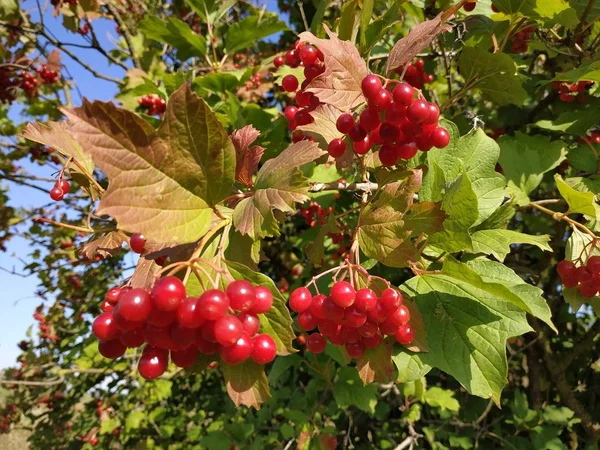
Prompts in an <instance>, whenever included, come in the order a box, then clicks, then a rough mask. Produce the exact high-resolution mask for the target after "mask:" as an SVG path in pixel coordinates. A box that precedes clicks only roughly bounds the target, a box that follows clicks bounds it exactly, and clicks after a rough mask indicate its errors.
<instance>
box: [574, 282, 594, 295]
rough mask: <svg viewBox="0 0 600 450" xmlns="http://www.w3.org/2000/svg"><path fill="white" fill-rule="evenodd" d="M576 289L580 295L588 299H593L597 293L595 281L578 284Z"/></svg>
mask: <svg viewBox="0 0 600 450" xmlns="http://www.w3.org/2000/svg"><path fill="white" fill-rule="evenodd" d="M578 289H579V293H580V294H581V295H583V296H584V297H588V298H591V297H594V296H595V295H596V294H597V293H598V285H597V284H596V282H595V281H585V282H583V283H581V282H580V283H579V286H578Z"/></svg>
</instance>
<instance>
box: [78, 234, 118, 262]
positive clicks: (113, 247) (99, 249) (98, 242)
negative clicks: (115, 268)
mask: <svg viewBox="0 0 600 450" xmlns="http://www.w3.org/2000/svg"><path fill="white" fill-rule="evenodd" d="M128 239H129V238H128V237H127V235H126V234H125V233H123V232H122V231H120V230H118V231H111V232H109V233H106V234H104V235H102V236H100V237H98V238H96V239H91V240H89V241H87V242H86V243H85V244H83V246H82V247H81V250H80V253H81V254H82V255H83V256H84V257H85V258H87V259H90V260H93V259H94V258H95V257H96V255H99V256H101V257H102V258H106V257H108V256H114V255H116V254H117V253H118V252H119V250H121V247H122V245H123V242H126V241H127V240H128Z"/></svg>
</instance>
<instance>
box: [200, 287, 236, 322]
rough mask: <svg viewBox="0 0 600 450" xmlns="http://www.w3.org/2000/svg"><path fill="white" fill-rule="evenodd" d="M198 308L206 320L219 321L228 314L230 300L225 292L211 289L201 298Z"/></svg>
mask: <svg viewBox="0 0 600 450" xmlns="http://www.w3.org/2000/svg"><path fill="white" fill-rule="evenodd" d="M196 308H197V309H198V313H199V314H200V315H201V316H202V317H203V318H204V319H205V320H217V319H219V318H221V317H223V316H224V315H225V313H226V312H227V309H228V308H229V298H228V297H227V295H225V292H223V291H220V290H218V289H210V290H208V291H206V292H205V293H204V294H202V295H201V296H200V298H199V299H198V305H197V306H196Z"/></svg>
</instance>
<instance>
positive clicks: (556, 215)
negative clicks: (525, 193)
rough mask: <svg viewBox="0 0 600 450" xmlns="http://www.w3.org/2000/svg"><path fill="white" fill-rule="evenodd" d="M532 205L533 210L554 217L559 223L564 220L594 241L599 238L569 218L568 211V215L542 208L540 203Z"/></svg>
mask: <svg viewBox="0 0 600 450" xmlns="http://www.w3.org/2000/svg"><path fill="white" fill-rule="evenodd" d="M530 205H531V206H532V207H533V208H535V209H538V210H540V211H542V212H544V213H546V214H548V215H550V216H552V218H553V219H554V220H556V221H558V222H560V221H561V220H564V221H565V222H567V223H569V224H570V225H571V226H573V227H577V228H579V229H580V230H582V231H583V232H585V233H587V234H588V235H589V236H591V237H592V239H598V237H597V236H596V235H595V234H594V232H593V231H592V230H590V229H589V228H588V227H586V226H585V225H582V224H580V223H579V222H577V221H576V220H573V219H571V218H570V217H568V216H567V214H568V213H569V212H568V211H567V212H566V213H560V212H556V211H552V210H551V209H548V208H545V207H544V206H542V205H540V204H538V203H530Z"/></svg>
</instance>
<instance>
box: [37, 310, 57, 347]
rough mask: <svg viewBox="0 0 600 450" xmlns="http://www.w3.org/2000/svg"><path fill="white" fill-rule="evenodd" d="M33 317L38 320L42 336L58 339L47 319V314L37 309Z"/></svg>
mask: <svg viewBox="0 0 600 450" xmlns="http://www.w3.org/2000/svg"><path fill="white" fill-rule="evenodd" d="M33 318H34V319H35V320H36V321H37V322H38V328H39V329H40V338H42V339H48V340H49V341H52V342H56V341H58V336H57V335H55V334H52V327H51V326H50V324H49V323H48V321H47V320H46V316H45V315H44V313H42V312H41V311H40V310H36V312H35V313H33Z"/></svg>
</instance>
